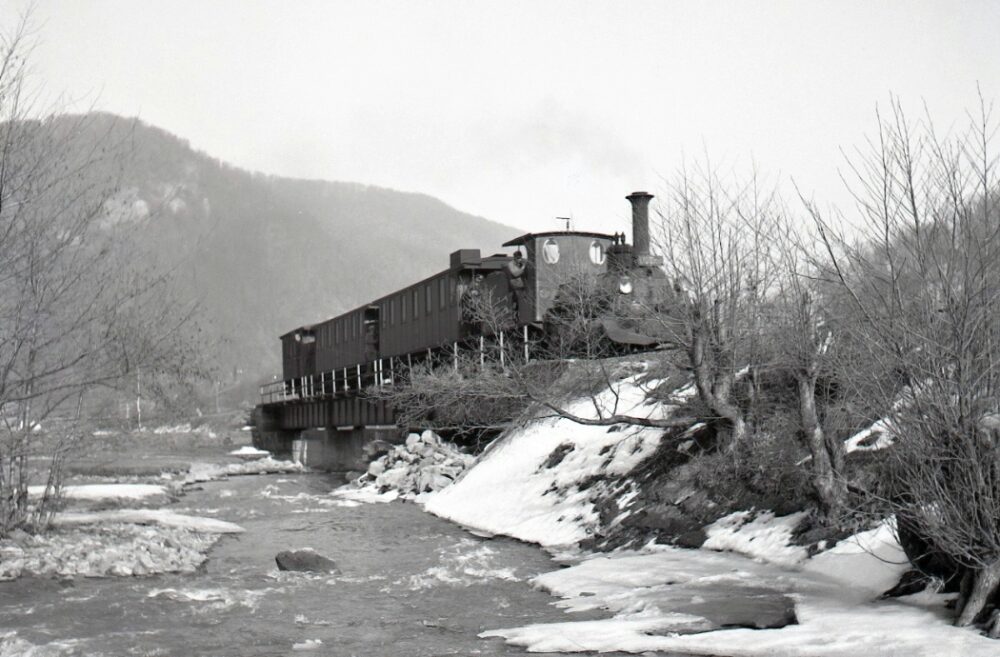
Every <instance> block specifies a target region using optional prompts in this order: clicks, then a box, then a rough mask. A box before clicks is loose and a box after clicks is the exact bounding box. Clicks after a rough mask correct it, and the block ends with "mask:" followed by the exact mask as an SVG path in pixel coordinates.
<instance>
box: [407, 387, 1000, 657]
mask: <svg viewBox="0 0 1000 657" xmlns="http://www.w3.org/2000/svg"><path fill="white" fill-rule="evenodd" d="M617 392H618V397H619V399H620V400H628V402H629V405H628V406H626V405H624V404H623V405H621V406H620V408H622V409H623V411H630V412H631V413H633V414H639V413H642V414H644V415H646V416H654V415H655V414H661V415H666V414H668V413H670V412H671V411H672V406H671V405H670V404H664V405H662V406H654V405H646V404H645V403H644V398H645V391H644V390H641V389H640V386H638V385H636V380H635V379H634V378H633V379H626V380H624V381H623V382H622V383H621V384H620V387H619V389H618V391H617ZM619 404H622V402H621V401H619ZM570 410H571V411H572V412H575V413H577V414H580V415H584V414H586V413H588V411H589V412H592V407H591V401H590V400H588V399H584V400H580V401H578V402H577V403H575V404H573V405H572V406H571V407H570ZM662 436H663V431H661V430H656V429H635V428H621V427H611V428H608V427H596V426H581V425H578V424H575V423H573V422H571V421H568V420H564V419H551V418H550V419H541V420H537V421H534V422H531V423H529V424H527V425H526V426H524V427H521V428H519V429H516V430H513V431H510V432H509V433H508V434H507V435H505V436H504V437H502V438H501V439H499V440H498V442H497V443H496V444H495V445H494V446H493V447H492V448H491V449H489V450H488V451H487V452H486V453H484V454H483V455H482V457H481V458H480V459H479V460H478V462H477V463H476V464H474V465H473V467H472V468H470V469H469V471H468V472H467V473H466V474H465V475H464V476H463V477H462V478H460V479H459V481H458V482H457V483H455V484H454V485H452V486H450V487H448V488H445V489H443V490H441V491H439V492H437V493H434V494H432V495H429V496H427V497H426V499H425V500H424V503H425V508H426V509H427V510H428V511H430V512H432V513H435V514H437V515H440V516H443V517H445V518H448V519H451V520H453V521H456V522H458V523H460V524H462V525H465V526H467V527H470V528H474V529H478V530H482V531H486V532H489V533H493V534H503V535H508V536H513V537H516V538H520V539H522V540H526V541H531V542H535V543H538V544H540V545H543V546H546V547H548V548H550V549H552V550H558V551H559V552H560V553H561V554H563V555H565V554H567V552H566V550H565V548H566V547H570V548H573V547H575V546H577V545H578V544H579V543H580V542H581V541H584V540H586V539H587V538H588V537H589V536H590V535H591V534H592V533H593V532H595V531H598V530H604V529H606V528H607V527H608V524H607V523H608V516H607V514H605V515H603V516H602V515H601V514H599V513H598V512H597V505H598V504H605V505H606V504H607V502H608V501H611V502H612V503H613V505H614V506H613V507H612V508H613V509H614V508H616V509H617V515H616V516H613V517H612V519H611V520H610V523H611V525H612V526H613V525H614V524H615V523H620V522H622V521H623V520H624V519H626V518H628V516H629V515H631V514H633V513H641V512H643V509H642V508H640V506H641V503H640V501H639V499H640V498H639V494H638V493H639V491H638V485H639V484H638V483H637V481H636V480H635V479H634V478H633V477H630V473H632V472H633V469H634V468H635V467H636V466H637V465H638V464H639V463H641V462H642V461H643V460H644V459H645V458H646V457H648V456H649V455H651V454H652V453H654V451H655V450H656V449H657V447H658V446H659V444H660V440H661V438H662ZM804 516H805V514H804V513H795V514H792V515H788V516H784V517H780V516H777V517H776V516H775V515H774V514H773V513H770V512H749V511H744V512H738V513H732V514H729V515H726V516H724V517H722V518H719V519H718V520H716V521H715V522H713V523H712V524H710V525H708V526H707V527H705V528H704V534H705V535H706V536H707V540H705V542H704V544H703V549H698V550H682V549H678V548H674V547H665V546H662V545H656V544H655V543H654V544H650V545H648V546H647V548H646V549H644V550H642V551H638V552H637V551H634V550H633V551H627V552H626V551H619V552H615V553H611V554H607V555H583V554H580V553H577V556H578V558H579V559H582V560H581V561H579V563H578V564H577V565H574V566H572V567H570V568H566V569H563V570H559V571H556V572H553V573H548V574H545V575H541V576H540V577H538V578H536V579H535V580H534V581H533V583H534V585H535V586H538V587H540V588H543V589H545V590H548V591H550V592H551V593H553V595H556V596H559V597H560V598H562V599H561V600H560V604H561V605H562V606H565V607H566V608H567V609H568V610H570V611H573V610H583V609H605V610H608V611H610V612H611V613H613V614H614V616H613V618H609V619H606V620H599V621H593V620H588V621H574V620H573V619H572V618H568V619H567V621H566V622H562V623H556V624H551V623H550V624H544V625H529V626H524V627H519V628H507V629H502V630H496V631H492V632H487V633H486V634H484V636H499V637H503V638H505V639H506V640H507V641H509V642H511V643H514V644H517V645H520V646H524V647H526V648H528V649H529V650H531V651H540V652H547V651H562V652H580V651H629V652H644V651H669V652H680V653H690V654H706V655H731V656H736V655H754V656H761V657H763V656H768V657H770V656H772V655H789V656H793V655H794V656H796V657H799V656H806V655H817V656H824V657H841V656H843V657H848V656H849V657H858V656H859V655H873V654H879V655H899V656H903V655H907V656H909V655H926V656H928V657H930V656H932V655H933V656H935V657H936V656H939V655H956V656H957V655H962V656H964V657H985V656H986V655H995V654H997V651H998V647H997V643H996V642H995V641H992V640H990V639H987V638H985V637H983V636H981V635H979V634H978V633H977V632H976V631H974V630H969V629H959V628H955V627H953V626H952V625H951V619H952V613H953V612H951V611H949V610H947V609H946V608H945V606H944V605H945V602H946V601H947V597H946V596H942V595H935V594H932V593H925V594H920V595H917V596H910V597H908V598H901V599H895V600H879V597H880V594H881V593H882V592H884V591H885V590H887V589H888V588H890V587H891V586H892V585H894V584H895V583H896V582H897V581H898V579H899V576H900V575H901V574H902V573H903V572H904V571H905V570H906V569H908V568H909V564H908V562H907V560H906V558H905V555H904V553H903V551H902V549H901V548H900V547H899V545H898V543H897V542H896V539H895V537H894V534H893V531H892V527H891V525H890V524H884V525H882V526H881V527H879V528H877V529H875V530H871V531H869V532H864V533H862V534H859V535H857V536H854V537H851V538H849V539H846V540H842V541H840V542H839V543H837V544H836V545H834V546H833V547H832V549H825V551H821V552H820V553H819V554H818V555H816V556H813V557H810V556H809V555H810V552H811V551H810V550H809V549H807V548H806V547H804V546H801V545H796V544H795V541H794V538H793V535H794V532H795V530H796V528H797V526H798V525H799V524H800V522H801V521H802V520H803V519H804ZM602 523H603V526H602ZM816 547H817V548H819V549H820V550H824V548H827V547H828V546H827V544H826V543H822V542H821V543H820V544H818V545H817V546H816ZM570 554H572V552H570ZM720 585H722V586H723V588H724V590H725V591H726V592H728V595H723V596H719V588H720ZM761 591H763V592H765V593H764V594H763V595H765V596H771V597H772V598H773V596H779V597H780V596H783V595H787V596H790V598H791V599H792V600H794V613H795V617H796V619H797V624H791V625H787V626H785V627H780V628H776V629H732V628H726V627H725V624H726V623H728V622H729V619H728V618H726V617H725V616H726V613H723V612H727V613H728V611H729V610H730V608H731V607H732V606H733V605H734V604H736V606H737V607H739V605H740V604H744V603H745V604H744V607H745V608H750V609H752V607H753V605H754V604H755V601H756V598H755V596H759V595H761ZM713 596H716V597H713ZM744 598H745V599H744ZM741 599H744V601H743V603H739V602H738V601H739V600H741ZM720 610H721V611H720ZM720 614H722V616H723V617H722V618H720V617H719V616H720ZM750 617H751V622H750V625H751V626H752V625H753V622H752V613H751V614H750ZM744 619H745V617H744ZM735 624H736V625H743V622H737V623H735ZM720 628H722V629H720Z"/></svg>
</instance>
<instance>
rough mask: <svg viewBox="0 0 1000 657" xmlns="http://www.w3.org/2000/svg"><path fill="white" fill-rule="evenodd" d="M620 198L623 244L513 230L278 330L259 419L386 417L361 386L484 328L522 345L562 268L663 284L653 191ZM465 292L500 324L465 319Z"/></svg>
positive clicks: (541, 324) (292, 424)
mask: <svg viewBox="0 0 1000 657" xmlns="http://www.w3.org/2000/svg"><path fill="white" fill-rule="evenodd" d="M626 198H627V200H628V201H629V202H630V203H631V205H632V235H633V244H632V245H629V244H626V243H625V240H624V234H622V235H608V234H605V233H596V232H581V231H570V230H566V231H552V232H543V233H527V234H525V235H521V236H519V237H516V238H514V239H512V240H510V241H508V242H506V243H504V245H503V246H504V247H507V248H513V249H515V252H514V253H513V254H510V255H508V254H506V253H498V254H494V255H488V256H483V255H482V254H481V253H480V251H479V250H478V249H461V250H458V251H455V252H454V253H452V254H451V256H450V262H449V266H448V268H447V269H444V270H443V271H441V272H438V273H436V274H434V275H432V276H430V277H428V278H425V279H424V280H422V281H418V282H416V283H414V284H412V285H410V286H408V287H405V288H403V289H400V290H397V291H395V292H392V293H390V294H387V295H385V296H383V297H380V298H378V299H375V300H373V301H371V302H370V303H367V304H365V305H363V306H361V307H359V308H355V309H353V310H351V311H348V312H346V313H344V314H342V315H338V316H337V317H333V318H330V319H327V320H325V321H322V322H319V323H317V324H310V325H306V326H300V327H298V328H296V329H294V330H292V331H289V332H288V333H286V334H284V335H282V336H281V347H282V380H281V381H275V382H273V383H270V384H267V385H265V386H263V387H262V388H261V390H260V393H261V404H260V406H258V409H257V413H258V415H259V416H261V417H263V418H264V419H265V421H264V422H263V425H264V426H267V427H269V428H272V429H277V430H282V431H286V432H287V431H295V430H301V429H305V428H309V427H366V426H388V425H391V424H392V411H391V409H388V408H384V407H381V406H380V405H379V404H378V403H377V402H370V401H366V400H363V399H359V396H358V394H357V393H358V392H359V391H360V390H362V389H363V388H365V387H366V386H369V385H382V384H384V383H386V382H389V381H392V380H394V379H395V374H396V373H397V372H399V371H401V370H404V369H405V368H407V367H412V365H413V363H414V362H415V361H419V360H423V359H425V358H433V357H435V355H441V354H444V353H451V352H455V353H457V351H458V350H459V349H460V348H462V345H469V344H472V343H474V342H476V341H477V340H479V339H481V338H483V337H490V338H493V339H497V338H498V339H500V340H504V339H505V338H506V339H507V340H512V341H517V340H520V341H521V342H522V343H523V344H524V345H525V348H526V349H527V345H528V344H529V343H530V342H531V336H532V335H534V334H538V333H543V334H544V331H545V330H546V321H547V318H548V316H549V314H550V312H551V311H552V310H553V307H554V305H555V304H556V303H557V300H558V298H559V293H560V288H561V286H563V285H564V284H565V282H566V280H567V276H568V274H570V273H572V274H573V275H574V276H577V277H578V276H581V275H583V276H592V277H595V278H598V279H600V280H601V281H603V282H604V283H605V285H606V286H607V287H610V288H612V289H614V290H615V291H616V293H617V294H620V295H626V296H628V297H629V298H631V299H635V300H636V302H642V301H643V300H646V301H649V300H651V299H652V297H653V296H655V295H656V294H657V292H658V290H660V289H662V288H664V287H666V276H665V274H664V272H663V269H662V259H661V258H660V257H659V256H655V255H652V254H651V253H650V234H649V202H650V200H651V199H652V198H653V196H652V195H651V194H648V193H646V192H634V193H632V194H630V195H629V196H627V197H626ZM473 295H475V296H483V297H487V298H491V299H494V300H497V301H499V302H500V303H501V304H505V305H506V312H507V313H508V316H509V318H510V319H509V320H508V321H507V322H506V327H505V328H502V329H501V330H499V331H497V329H496V328H495V327H493V328H490V327H485V326H483V325H482V324H481V323H478V322H470V321H469V318H468V316H467V313H466V312H465V308H466V306H467V302H468V300H469V298H470V296H473ZM644 298H645V299H644ZM602 324H603V328H604V330H605V331H606V334H607V336H608V338H609V339H611V340H613V341H616V342H618V343H621V344H625V345H631V346H636V347H649V346H652V345H653V344H654V343H655V342H656V340H655V338H652V337H650V336H648V335H643V334H642V333H640V332H636V331H635V330H632V329H629V328H627V327H624V326H621V325H619V324H617V323H616V322H615V320H614V319H613V318H607V319H604V320H602ZM487 332H492V333H497V332H499V333H500V335H485V334H486V333H487Z"/></svg>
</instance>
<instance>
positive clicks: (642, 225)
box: [625, 192, 653, 264]
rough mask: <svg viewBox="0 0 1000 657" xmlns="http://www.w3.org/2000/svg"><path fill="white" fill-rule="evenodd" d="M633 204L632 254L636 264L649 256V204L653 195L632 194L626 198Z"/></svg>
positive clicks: (643, 193) (644, 193)
mask: <svg viewBox="0 0 1000 657" xmlns="http://www.w3.org/2000/svg"><path fill="white" fill-rule="evenodd" d="M625 198H626V199H628V202H629V203H631V204H632V253H633V254H634V255H635V260H636V263H638V264H641V262H640V261H641V260H644V259H646V258H645V256H648V255H649V202H650V201H651V200H652V198H653V195H652V194H648V193H646V192H632V193H631V194H629V195H628V196H626V197H625Z"/></svg>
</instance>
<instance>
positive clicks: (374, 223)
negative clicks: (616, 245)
mask: <svg viewBox="0 0 1000 657" xmlns="http://www.w3.org/2000/svg"><path fill="white" fill-rule="evenodd" d="M78 119H79V117H67V118H65V119H62V120H64V121H69V120H78ZM86 126H87V130H88V131H90V132H92V134H93V136H94V139H97V140H101V141H102V142H103V143H106V144H108V145H109V146H110V147H111V148H114V149H117V150H119V151H120V152H121V153H122V156H121V157H120V158H119V160H120V162H121V165H122V167H121V168H122V171H121V172H118V171H114V172H111V171H109V170H107V169H105V168H104V167H103V166H102V168H101V169H100V170H94V171H92V172H90V173H92V174H93V175H95V176H98V175H107V174H109V173H113V174H114V175H118V176H120V182H119V184H118V191H117V192H116V196H115V199H114V202H113V203H111V204H109V207H111V208H112V209H113V216H112V219H111V221H110V223H111V224H117V223H120V222H128V223H130V224H132V225H134V224H135V222H142V224H144V225H142V226H141V230H140V231H139V233H140V235H141V239H142V240H143V241H145V242H147V244H146V245H145V246H146V247H148V248H150V249H151V250H152V251H153V252H154V253H155V254H157V255H158V256H159V257H160V259H162V260H164V261H166V262H172V263H174V265H175V266H174V273H173V274H172V276H173V277H174V278H175V280H176V283H177V285H178V286H179V287H180V290H181V293H182V295H184V296H188V297H190V298H192V299H197V300H198V302H199V304H200V310H201V318H202V322H203V324H204V327H205V329H206V331H205V332H206V334H207V341H208V343H210V344H211V345H212V348H211V351H212V352H213V353H215V354H216V355H217V358H218V360H219V363H218V364H219V366H220V368H221V371H222V372H226V373H231V372H234V371H235V370H242V371H243V373H244V376H243V377H241V378H256V377H261V376H269V375H270V374H272V373H275V372H276V371H277V369H278V368H279V367H280V363H279V343H278V341H277V337H278V335H280V334H281V333H284V332H285V331H287V330H289V329H291V328H294V327H296V326H299V325H302V324H307V323H312V322H315V321H318V320H321V319H324V318H327V317H330V316H332V315H335V314H338V313H340V312H342V311H344V310H347V309H349V308H351V307H354V306H357V305H359V304H361V303H364V302H365V301H367V300H369V299H371V298H374V297H377V296H379V295H381V294H384V293H386V292H389V291H391V290H393V289H395V288H397V287H400V286H402V285H403V284H406V283H409V282H411V281H413V280H415V279H418V278H421V277H424V276H427V275H430V274H432V273H433V272H436V271H440V270H441V269H443V268H445V267H446V266H447V262H448V259H447V256H448V254H449V253H450V252H452V251H454V250H456V249H458V248H470V247H471V248H476V247H478V248H481V249H483V250H484V251H489V252H493V251H495V250H498V249H499V245H500V244H502V243H503V242H504V241H506V240H507V239H510V238H511V237H512V236H514V235H515V234H517V232H518V231H517V229H514V228H510V227H507V226H503V225H501V224H498V223H495V222H491V221H488V220H486V219H483V218H481V217H476V216H473V215H469V214H466V213H463V212H460V211H458V210H456V209H454V208H451V207H449V206H448V205H446V204H444V203H442V202H441V201H439V200H437V199H435V198H432V197H430V196H426V195H422V194H415V193H405V192H398V191H394V190H390V189H383V188H378V187H370V186H366V185H362V184H357V183H348V182H330V181H321V180H296V179H290V178H282V177H278V176H270V175H264V174H260V173H254V172H249V171H245V170H242V169H239V168H236V167H233V166H230V165H228V164H226V163H224V162H221V161H219V160H217V159H215V158H212V157H211V156H209V155H206V154H205V153H201V152H198V151H196V150H194V149H192V148H191V146H190V145H189V144H188V143H187V142H186V141H184V140H182V139H181V138H179V137H176V136H174V135H172V134H170V133H168V132H166V131H164V130H161V129H159V128H156V127H153V126H149V125H146V124H144V123H142V122H140V121H134V120H129V119H122V118H120V117H115V116H112V115H107V114H94V115H91V116H89V117H87V122H86ZM248 138H252V136H248Z"/></svg>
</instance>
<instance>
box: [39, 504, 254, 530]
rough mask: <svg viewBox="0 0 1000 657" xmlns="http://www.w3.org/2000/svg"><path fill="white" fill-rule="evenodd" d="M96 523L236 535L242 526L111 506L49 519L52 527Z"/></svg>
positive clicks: (175, 514)
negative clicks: (107, 508) (173, 528)
mask: <svg viewBox="0 0 1000 657" xmlns="http://www.w3.org/2000/svg"><path fill="white" fill-rule="evenodd" d="M98 523H128V524H135V525H159V526H161V527H175V528H178V529H187V530H190V531H196V532H202V533H207V534H239V533H242V532H243V528H242V527H240V526H239V525H237V524H234V523H231V522H226V521H225V520H216V519H215V518H201V517H198V516H186V515H183V514H180V513H175V512H173V511H169V510H167V509H113V510H108V511H94V512H89V513H83V512H75V511H65V512H63V513H59V514H57V515H56V516H55V518H54V519H53V521H52V524H53V525H55V526H56V527H69V526H74V525H92V524H98Z"/></svg>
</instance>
